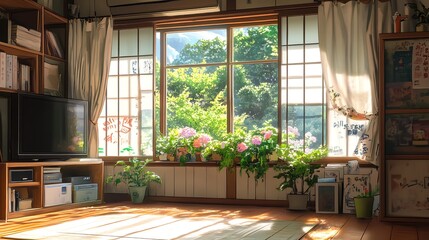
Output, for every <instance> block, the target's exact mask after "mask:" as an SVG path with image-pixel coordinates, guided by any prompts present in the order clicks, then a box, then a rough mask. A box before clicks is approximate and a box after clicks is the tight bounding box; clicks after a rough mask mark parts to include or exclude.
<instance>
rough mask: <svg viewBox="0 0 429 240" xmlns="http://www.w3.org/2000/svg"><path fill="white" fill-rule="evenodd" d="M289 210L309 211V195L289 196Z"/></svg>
mask: <svg viewBox="0 0 429 240" xmlns="http://www.w3.org/2000/svg"><path fill="white" fill-rule="evenodd" d="M287 200H288V202H289V208H288V209H289V210H307V203H308V194H288V195H287Z"/></svg>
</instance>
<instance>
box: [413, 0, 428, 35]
mask: <svg viewBox="0 0 429 240" xmlns="http://www.w3.org/2000/svg"><path fill="white" fill-rule="evenodd" d="M408 6H409V7H410V8H411V9H413V10H414V14H413V16H412V17H413V18H414V19H417V21H418V22H417V25H416V31H417V32H423V31H429V9H428V8H426V6H425V5H424V4H423V3H422V2H420V7H421V9H419V7H418V5H417V4H415V3H412V4H411V3H408Z"/></svg>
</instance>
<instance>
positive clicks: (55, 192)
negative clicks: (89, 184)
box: [44, 183, 72, 207]
mask: <svg viewBox="0 0 429 240" xmlns="http://www.w3.org/2000/svg"><path fill="white" fill-rule="evenodd" d="M44 188H45V189H44V190H45V191H44V193H45V194H44V197H45V204H44V206H45V207H49V206H56V205H61V204H67V203H71V202H72V185H71V183H58V184H48V185H45V186H44Z"/></svg>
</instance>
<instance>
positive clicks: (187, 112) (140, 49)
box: [98, 14, 363, 156]
mask: <svg viewBox="0 0 429 240" xmlns="http://www.w3.org/2000/svg"><path fill="white" fill-rule="evenodd" d="M243 22H246V21H241V23H240V24H236V23H234V22H225V24H222V25H219V26H216V25H214V26H203V27H200V26H199V27H192V26H183V27H181V28H177V24H173V26H174V27H171V26H170V27H165V26H161V27H159V28H157V29H156V38H154V36H153V33H154V32H153V28H152V27H150V28H137V29H123V30H122V29H121V30H115V31H114V43H113V48H112V49H113V52H112V61H111V68H110V75H109V81H108V91H107V96H106V103H105V106H104V111H103V112H102V115H101V117H100V120H99V122H98V125H99V129H100V131H99V132H100V136H99V143H100V144H99V153H100V156H125V155H136V156H140V155H146V156H151V155H153V141H154V137H153V132H154V130H155V131H156V132H157V135H158V134H160V133H161V132H162V133H163V134H165V133H167V134H168V132H170V131H173V130H176V129H179V128H182V127H192V128H195V129H196V130H197V131H198V132H205V133H208V134H210V135H211V136H212V137H213V138H215V139H216V138H220V137H221V136H222V135H223V134H224V133H226V132H228V131H236V130H239V129H247V130H251V129H253V128H254V127H262V126H264V125H265V124H268V125H271V126H274V127H277V126H280V129H279V130H280V131H281V132H282V136H281V139H282V142H287V141H288V140H287V139H288V137H287V136H288V135H287V134H288V133H290V131H294V132H296V131H298V132H299V133H300V136H299V137H298V140H299V139H303V138H304V136H305V133H307V132H309V133H311V135H312V136H314V137H315V138H313V139H316V141H314V143H313V144H312V145H311V147H312V148H316V147H318V146H320V145H321V144H328V146H329V149H330V155H331V156H352V155H353V153H354V147H355V145H356V143H357V141H358V140H359V138H358V134H359V133H360V131H361V130H362V129H361V128H362V127H363V126H361V125H360V123H359V122H353V121H352V120H348V119H346V118H345V117H344V116H342V115H341V114H337V113H336V112H335V111H333V109H332V107H330V105H329V101H327V94H326V90H325V86H324V82H323V78H322V68H321V60H320V54H319V43H318V32H317V31H318V30H317V15H316V14H309V15H298V16H284V17H281V18H280V23H279V24H277V18H270V19H269V20H267V19H265V20H264V21H263V22H259V23H258V22H257V21H252V22H253V23H252V24H247V25H243ZM201 25H204V24H201ZM278 27H280V28H278ZM154 39H156V43H155V46H156V49H153V46H154V44H153V40H154ZM278 41H280V43H279V42H278ZM279 47H280V49H279ZM154 56H156V60H157V61H156V63H155V64H154V63H153V59H154ZM154 70H155V71H154ZM153 86H155V89H154V88H153ZM154 99H155V102H153V100H154ZM154 107H155V108H154ZM154 113H155V114H156V115H155V117H153V114H154ZM154 126H155V127H154Z"/></svg>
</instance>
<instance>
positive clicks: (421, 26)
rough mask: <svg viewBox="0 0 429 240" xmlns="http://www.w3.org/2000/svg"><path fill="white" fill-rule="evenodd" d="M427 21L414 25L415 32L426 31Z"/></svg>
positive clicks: (428, 25)
mask: <svg viewBox="0 0 429 240" xmlns="http://www.w3.org/2000/svg"><path fill="white" fill-rule="evenodd" d="M428 31H429V23H419V24H417V25H416V32H428Z"/></svg>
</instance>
